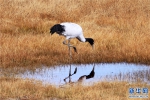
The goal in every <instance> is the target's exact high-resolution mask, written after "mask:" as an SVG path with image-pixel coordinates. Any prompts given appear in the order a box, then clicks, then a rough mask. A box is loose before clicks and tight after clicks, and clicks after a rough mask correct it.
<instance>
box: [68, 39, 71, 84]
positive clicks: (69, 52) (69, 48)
mask: <svg viewBox="0 0 150 100" xmlns="http://www.w3.org/2000/svg"><path fill="white" fill-rule="evenodd" d="M68 49H69V55H70V59H69V64H70V70H69V83H70V82H71V59H72V56H71V50H70V40H69V41H68Z"/></svg>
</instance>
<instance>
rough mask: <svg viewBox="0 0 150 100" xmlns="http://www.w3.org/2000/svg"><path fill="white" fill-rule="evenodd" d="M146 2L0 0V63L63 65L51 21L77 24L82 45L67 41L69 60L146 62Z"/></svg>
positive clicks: (64, 54)
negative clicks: (70, 51) (73, 48)
mask: <svg viewBox="0 0 150 100" xmlns="http://www.w3.org/2000/svg"><path fill="white" fill-rule="evenodd" d="M149 5H150V1H149V0H92V1H87V0H65V1H64V0H57V1H55V0H32V1H28V0H13V1H12V0H7V1H5V0H0V6H1V7H0V13H1V14H0V67H13V66H22V67H23V66H29V65H41V64H45V65H49V66H51V65H57V64H64V63H65V64H66V63H68V59H69V57H68V48H67V47H66V46H65V45H63V44H62V41H63V40H64V37H59V36H58V35H56V34H55V35H53V36H51V35H50V34H49V29H50V27H51V26H53V25H54V24H56V23H61V22H75V23H78V24H79V25H81V26H82V28H83V31H84V35H85V37H92V38H94V40H95V49H94V50H92V48H91V47H90V46H89V44H88V43H80V42H79V41H78V40H76V39H74V40H72V42H71V43H72V44H73V45H75V46H76V47H77V50H78V54H76V53H73V60H72V63H91V62H98V63H100V62H129V63H130V62H133V63H144V64H150V55H149V54H150V42H149V41H150V38H149V37H150V33H149V32H150V6H149Z"/></svg>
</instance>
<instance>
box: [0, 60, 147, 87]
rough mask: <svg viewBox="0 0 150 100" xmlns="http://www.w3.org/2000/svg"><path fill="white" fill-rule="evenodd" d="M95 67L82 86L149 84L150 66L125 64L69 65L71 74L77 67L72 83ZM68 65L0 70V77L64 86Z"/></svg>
mask: <svg viewBox="0 0 150 100" xmlns="http://www.w3.org/2000/svg"><path fill="white" fill-rule="evenodd" d="M93 66H95V70H94V71H95V76H94V78H91V79H88V80H85V81H83V84H84V85H90V84H93V83H94V82H98V81H104V80H105V81H116V80H119V81H128V82H135V81H142V82H147V83H150V66H147V65H137V64H127V63H109V64H81V65H75V64H72V65H71V72H72V73H73V72H74V70H75V68H76V67H77V73H76V74H75V75H73V76H72V77H71V81H72V82H77V80H78V79H79V77H81V76H82V75H88V74H89V73H90V72H91V70H92V69H93ZM69 69H70V65H60V66H53V67H49V66H41V67H39V68H36V69H35V70H29V69H25V68H20V69H18V68H14V69H7V71H6V70H3V69H0V72H1V74H0V76H2V75H5V76H6V75H8V76H14V77H21V78H28V79H34V80H40V81H42V82H43V83H48V84H52V85H63V84H65V82H64V78H66V77H67V76H68V75H69ZM66 81H67V82H68V81H69V80H68V79H67V80H66Z"/></svg>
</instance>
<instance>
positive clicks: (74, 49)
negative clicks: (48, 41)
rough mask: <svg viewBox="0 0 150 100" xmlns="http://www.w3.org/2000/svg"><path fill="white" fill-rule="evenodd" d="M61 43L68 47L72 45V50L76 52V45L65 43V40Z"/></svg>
mask: <svg viewBox="0 0 150 100" xmlns="http://www.w3.org/2000/svg"><path fill="white" fill-rule="evenodd" d="M68 41H69V42H70V40H68ZM63 44H64V45H68V46H69V47H73V49H74V51H75V52H77V49H76V47H75V46H73V45H71V44H70V43H68V44H67V43H66V40H64V41H63Z"/></svg>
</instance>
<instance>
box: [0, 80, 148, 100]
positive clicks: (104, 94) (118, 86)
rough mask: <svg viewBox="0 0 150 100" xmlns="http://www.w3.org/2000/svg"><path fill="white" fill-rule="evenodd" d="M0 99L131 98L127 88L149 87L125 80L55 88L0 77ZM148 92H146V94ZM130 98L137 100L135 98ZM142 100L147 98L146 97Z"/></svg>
mask: <svg viewBox="0 0 150 100" xmlns="http://www.w3.org/2000/svg"><path fill="white" fill-rule="evenodd" d="M0 81H1V83H0V94H1V97H0V99H2V100H7V99H8V98H16V99H17V98H20V100H53V99H54V98H55V99H56V100H131V98H129V92H128V91H129V88H131V87H132V88H137V87H139V88H144V87H147V88H148V89H150V86H149V85H147V84H144V83H134V84H129V83H127V82H117V81H116V82H100V83H98V84H95V85H93V86H73V87H71V88H56V87H53V86H51V85H45V86H43V85H42V84H41V83H40V82H36V83H35V81H32V80H22V79H16V78H6V77H5V78H4V77H3V78H0ZM149 95H150V92H149V93H148V96H149ZM132 100H137V98H135V99H133V98H132ZM144 100H147V99H146V98H145V99H144Z"/></svg>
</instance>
